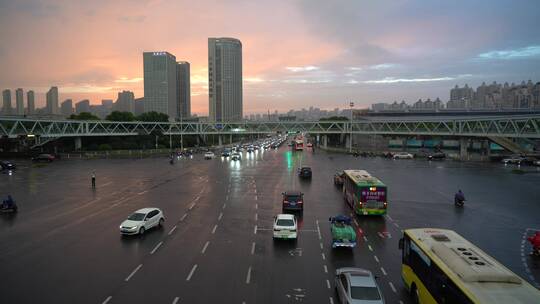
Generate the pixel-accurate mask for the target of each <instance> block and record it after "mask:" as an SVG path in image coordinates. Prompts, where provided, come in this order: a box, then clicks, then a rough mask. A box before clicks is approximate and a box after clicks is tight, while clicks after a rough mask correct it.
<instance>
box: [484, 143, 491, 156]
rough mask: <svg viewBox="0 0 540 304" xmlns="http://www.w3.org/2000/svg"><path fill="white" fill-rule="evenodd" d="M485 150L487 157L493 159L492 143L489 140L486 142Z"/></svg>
mask: <svg viewBox="0 0 540 304" xmlns="http://www.w3.org/2000/svg"><path fill="white" fill-rule="evenodd" d="M484 149H485V153H486V156H487V157H488V158H489V157H491V142H490V141H489V139H486V140H484Z"/></svg>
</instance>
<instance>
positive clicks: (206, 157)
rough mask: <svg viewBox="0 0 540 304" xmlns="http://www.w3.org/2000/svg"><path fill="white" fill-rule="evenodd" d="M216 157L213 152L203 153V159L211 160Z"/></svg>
mask: <svg viewBox="0 0 540 304" xmlns="http://www.w3.org/2000/svg"><path fill="white" fill-rule="evenodd" d="M215 156H216V155H215V154H214V152H212V151H208V152H206V153H204V159H212V158H214V157H215Z"/></svg>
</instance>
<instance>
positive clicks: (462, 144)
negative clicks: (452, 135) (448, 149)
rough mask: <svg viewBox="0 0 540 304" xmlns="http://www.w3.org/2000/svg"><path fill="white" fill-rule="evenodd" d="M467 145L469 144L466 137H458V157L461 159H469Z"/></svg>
mask: <svg viewBox="0 0 540 304" xmlns="http://www.w3.org/2000/svg"><path fill="white" fill-rule="evenodd" d="M468 145H469V140H468V139H467V138H465V137H461V138H460V139H459V157H460V159H461V160H468V159H469V153H468V151H467V147H468Z"/></svg>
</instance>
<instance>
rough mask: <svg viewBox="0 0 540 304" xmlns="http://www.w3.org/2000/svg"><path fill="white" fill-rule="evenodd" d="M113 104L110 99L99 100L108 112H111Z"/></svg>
mask: <svg viewBox="0 0 540 304" xmlns="http://www.w3.org/2000/svg"><path fill="white" fill-rule="evenodd" d="M113 104H114V101H113V100H112V99H102V100H101V105H102V106H103V107H104V108H106V109H108V110H110V111H112V108H113Z"/></svg>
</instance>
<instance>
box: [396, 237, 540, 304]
mask: <svg viewBox="0 0 540 304" xmlns="http://www.w3.org/2000/svg"><path fill="white" fill-rule="evenodd" d="M399 248H400V249H401V254H402V255H401V256H402V267H401V278H402V279H403V282H404V284H405V286H406V288H407V289H408V290H409V292H410V294H411V296H412V298H413V302H415V303H422V304H431V303H489V304H498V303H505V304H506V303H540V290H538V289H536V288H535V287H534V286H532V285H531V284H529V283H528V282H527V281H525V280H523V279H522V278H520V277H519V276H517V275H516V274H515V273H513V272H512V271H510V270H509V269H508V268H506V267H504V266H503V265H502V264H500V263H499V262H497V261H496V260H495V259H494V258H492V257H490V256H489V255H488V254H487V253H485V252H483V251H482V250H481V249H480V248H478V247H476V246H475V245H473V244H472V243H470V242H469V241H467V240H466V239H465V238H463V237H462V236H460V235H459V234H457V233H456V232H454V231H452V230H447V229H437V228H418V229H407V230H405V231H403V238H402V239H400V241H399Z"/></svg>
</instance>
